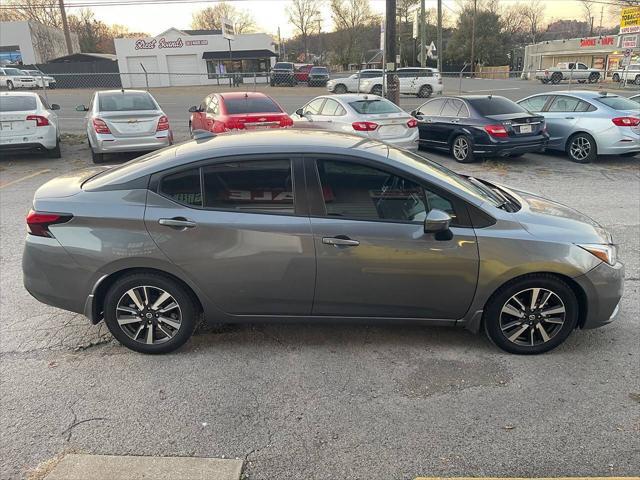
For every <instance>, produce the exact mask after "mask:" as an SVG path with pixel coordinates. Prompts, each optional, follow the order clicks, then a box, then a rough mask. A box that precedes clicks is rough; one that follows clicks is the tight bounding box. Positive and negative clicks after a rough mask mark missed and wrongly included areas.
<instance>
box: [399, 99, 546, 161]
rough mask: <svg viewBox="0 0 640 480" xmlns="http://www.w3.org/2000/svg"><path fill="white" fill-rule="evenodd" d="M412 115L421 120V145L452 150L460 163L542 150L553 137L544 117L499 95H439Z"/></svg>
mask: <svg viewBox="0 0 640 480" xmlns="http://www.w3.org/2000/svg"><path fill="white" fill-rule="evenodd" d="M411 114H412V115H413V116H414V117H415V118H416V119H417V120H418V129H419V132H420V140H419V146H420V147H424V148H436V149H440V150H446V151H448V152H451V155H453V158H454V159H455V160H456V161H458V162H460V163H470V162H473V161H475V160H476V159H477V158H478V157H483V156H500V157H519V156H521V155H523V154H525V153H529V152H541V151H543V150H544V148H545V147H546V145H547V142H548V140H549V135H548V134H547V129H546V126H545V121H544V117H543V116H541V115H534V114H532V113H529V112H528V111H527V110H525V109H524V108H522V107H521V106H520V105H518V104H517V103H515V102H512V101H511V100H509V99H507V98H504V97H499V96H495V95H462V96H455V97H440V98H435V99H433V100H429V101H428V102H425V103H424V104H422V105H421V106H420V107H419V108H418V109H417V110H414V111H413V112H411Z"/></svg>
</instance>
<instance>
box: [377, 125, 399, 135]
mask: <svg viewBox="0 0 640 480" xmlns="http://www.w3.org/2000/svg"><path fill="white" fill-rule="evenodd" d="M404 130H405V128H404V127H403V126H402V125H388V126H383V127H381V128H380V136H381V137H393V136H396V135H402V134H403V133H404Z"/></svg>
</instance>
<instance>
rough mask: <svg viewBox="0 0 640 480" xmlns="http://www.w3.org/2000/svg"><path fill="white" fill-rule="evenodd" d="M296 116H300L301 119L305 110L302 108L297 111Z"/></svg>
mask: <svg viewBox="0 0 640 480" xmlns="http://www.w3.org/2000/svg"><path fill="white" fill-rule="evenodd" d="M296 115H298V116H299V117H304V110H303V109H302V108H299V109H297V110H296Z"/></svg>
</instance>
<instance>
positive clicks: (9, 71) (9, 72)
mask: <svg viewBox="0 0 640 480" xmlns="http://www.w3.org/2000/svg"><path fill="white" fill-rule="evenodd" d="M4 72H5V73H6V74H7V75H24V73H23V72H21V71H20V70H18V69H17V68H5V69H4Z"/></svg>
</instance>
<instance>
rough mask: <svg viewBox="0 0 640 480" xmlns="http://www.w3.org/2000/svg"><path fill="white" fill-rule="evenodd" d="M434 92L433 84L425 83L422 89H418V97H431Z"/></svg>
mask: <svg viewBox="0 0 640 480" xmlns="http://www.w3.org/2000/svg"><path fill="white" fill-rule="evenodd" d="M432 93H433V88H432V87H431V85H423V86H421V87H420V90H418V97H419V98H429V97H430V96H431V94H432Z"/></svg>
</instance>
